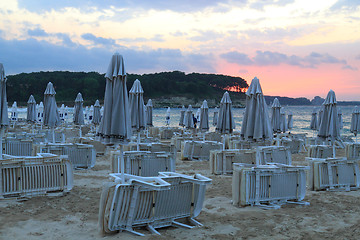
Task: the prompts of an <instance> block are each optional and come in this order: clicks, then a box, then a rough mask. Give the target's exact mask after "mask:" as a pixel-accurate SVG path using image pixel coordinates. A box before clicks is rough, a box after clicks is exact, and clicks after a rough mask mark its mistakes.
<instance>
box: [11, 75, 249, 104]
mask: <svg viewBox="0 0 360 240" xmlns="http://www.w3.org/2000/svg"><path fill="white" fill-rule="evenodd" d="M7 79H8V80H7V98H8V102H9V104H10V105H11V104H12V102H14V101H17V103H18V105H26V102H27V100H28V98H29V96H30V95H31V94H32V95H34V97H35V100H36V102H40V101H43V98H44V91H45V88H46V85H47V83H48V82H52V83H53V85H54V88H55V91H56V101H57V103H58V104H61V103H64V104H66V105H68V106H71V105H73V104H74V101H75V98H76V95H77V93H78V92H81V94H82V96H83V98H84V104H85V105H90V104H93V103H94V102H95V101H96V99H99V100H100V101H103V99H104V93H105V83H106V81H105V78H104V74H100V73H97V72H88V73H85V72H68V71H53V72H33V73H21V74H16V75H9V76H7ZM136 79H139V80H140V81H141V85H142V87H143V89H144V97H145V98H146V99H148V98H160V97H165V98H166V97H167V98H169V97H172V96H182V97H188V98H193V99H207V98H211V99H221V97H222V94H223V93H224V90H223V89H224V88H225V87H233V88H232V89H240V90H242V89H247V87H248V84H247V82H246V81H245V80H244V79H242V78H240V77H231V76H226V75H218V74H200V73H191V74H185V73H184V72H180V71H173V72H161V73H153V74H143V75H139V74H128V78H127V88H128V90H130V88H131V86H132V84H133V82H134V81H135V80H136ZM231 97H232V98H236V99H244V98H245V95H244V93H242V92H239V93H231Z"/></svg>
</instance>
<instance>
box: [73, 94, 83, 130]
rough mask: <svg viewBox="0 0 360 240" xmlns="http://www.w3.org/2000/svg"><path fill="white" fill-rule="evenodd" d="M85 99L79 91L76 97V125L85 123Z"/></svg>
mask: <svg viewBox="0 0 360 240" xmlns="http://www.w3.org/2000/svg"><path fill="white" fill-rule="evenodd" d="M83 102H84V99H83V98H82V95H81V93H78V94H77V96H76V99H75V107H74V123H75V124H76V125H84V123H85V121H84V108H83Z"/></svg>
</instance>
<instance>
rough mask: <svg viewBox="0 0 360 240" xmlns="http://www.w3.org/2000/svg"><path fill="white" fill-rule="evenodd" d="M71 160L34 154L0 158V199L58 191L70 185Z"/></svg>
mask: <svg viewBox="0 0 360 240" xmlns="http://www.w3.org/2000/svg"><path fill="white" fill-rule="evenodd" d="M72 168H73V167H72V164H71V162H70V161H69V160H68V159H67V157H66V156H56V155H53V154H38V155H37V156H31V157H30V156H28V157H14V156H9V155H4V159H3V160H0V180H1V181H0V199H1V198H29V197H32V196H39V195H58V194H63V193H66V192H69V191H70V190H71V189H72V187H73V170H72Z"/></svg>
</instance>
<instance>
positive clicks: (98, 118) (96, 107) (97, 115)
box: [92, 100, 101, 126]
mask: <svg viewBox="0 0 360 240" xmlns="http://www.w3.org/2000/svg"><path fill="white" fill-rule="evenodd" d="M100 121H101V113H100V102H99V100H96V101H95V104H94V113H93V119H92V123H93V124H94V125H95V126H96V125H99V124H100Z"/></svg>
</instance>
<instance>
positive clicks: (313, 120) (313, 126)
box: [310, 108, 319, 130]
mask: <svg viewBox="0 0 360 240" xmlns="http://www.w3.org/2000/svg"><path fill="white" fill-rule="evenodd" d="M318 128H319V125H318V120H317V110H316V108H314V110H313V112H312V113H311V120H310V129H311V130H318Z"/></svg>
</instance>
